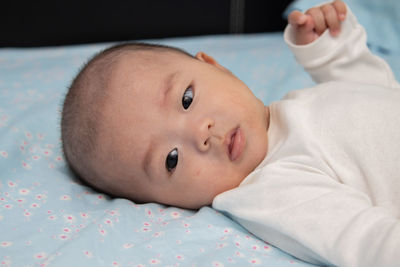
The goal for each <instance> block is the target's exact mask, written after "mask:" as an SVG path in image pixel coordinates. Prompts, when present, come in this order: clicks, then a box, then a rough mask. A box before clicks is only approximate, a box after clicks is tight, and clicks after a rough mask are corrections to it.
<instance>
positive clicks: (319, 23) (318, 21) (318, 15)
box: [306, 7, 327, 35]
mask: <svg viewBox="0 0 400 267" xmlns="http://www.w3.org/2000/svg"><path fill="white" fill-rule="evenodd" d="M306 14H307V15H310V16H311V17H312V18H313V20H314V24H315V32H316V33H317V34H318V35H321V34H322V33H323V32H324V31H325V30H326V27H327V26H326V23H325V18H324V14H323V13H322V10H321V9H320V8H318V7H313V8H310V9H309V10H307V12H306Z"/></svg>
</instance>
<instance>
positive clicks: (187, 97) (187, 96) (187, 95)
mask: <svg viewBox="0 0 400 267" xmlns="http://www.w3.org/2000/svg"><path fill="white" fill-rule="evenodd" d="M192 101H193V89H192V86H189V87H188V88H187V89H186V90H185V92H184V93H183V97H182V106H183V108H184V109H188V108H189V106H190V104H192Z"/></svg>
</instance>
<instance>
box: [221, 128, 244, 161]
mask: <svg viewBox="0 0 400 267" xmlns="http://www.w3.org/2000/svg"><path fill="white" fill-rule="evenodd" d="M225 144H226V147H227V154H228V157H229V159H230V160H231V161H235V160H236V159H238V158H239V157H240V155H241V154H242V152H243V149H244V146H245V145H246V138H245V136H244V133H243V131H242V129H241V128H240V127H239V126H238V127H236V128H234V129H232V130H231V131H229V132H228V134H227V136H226V138H225Z"/></svg>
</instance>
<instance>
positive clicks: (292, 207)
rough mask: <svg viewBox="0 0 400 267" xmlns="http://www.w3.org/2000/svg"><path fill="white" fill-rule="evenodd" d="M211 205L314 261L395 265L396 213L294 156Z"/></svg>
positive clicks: (343, 266)
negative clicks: (299, 162) (374, 204)
mask: <svg viewBox="0 0 400 267" xmlns="http://www.w3.org/2000/svg"><path fill="white" fill-rule="evenodd" d="M249 196H251V197H249ZM213 206H214V207H215V208H217V209H219V210H222V211H227V212H228V213H229V215H230V216H232V217H233V218H234V219H235V220H237V221H238V222H239V223H240V224H242V225H243V226H244V227H246V228H247V229H248V230H249V231H250V232H252V233H253V234H255V235H257V236H259V237H260V238H262V239H264V240H266V241H267V242H269V243H271V244H273V245H276V246H278V247H279V248H281V249H283V250H285V251H287V252H289V253H290V254H292V255H294V256H296V257H298V258H300V259H303V260H305V261H308V262H311V263H314V264H318V265H329V266H331V265H335V266H340V267H376V266H382V267H396V266H399V258H398V255H400V222H399V219H398V218H395V217H394V216H393V214H391V213H390V212H389V211H388V210H387V209H385V208H384V207H379V206H373V204H372V203H371V200H370V199H369V197H368V196H367V195H366V194H363V193H362V192H359V191H357V190H355V189H353V188H351V187H349V186H346V185H343V184H340V183H337V182H335V181H334V180H332V179H331V178H329V177H326V176H325V175H324V174H323V173H321V172H319V171H316V170H314V169H313V168H312V167H304V166H302V165H299V164H298V163H296V162H295V161H292V162H290V161H287V162H284V163H283V164H282V162H281V163H279V164H273V165H270V166H267V167H265V168H264V169H262V170H260V171H259V172H258V173H255V174H254V175H253V176H252V177H248V178H247V179H246V183H245V184H243V185H241V187H240V188H237V189H236V190H232V191H228V192H226V193H223V194H222V195H220V196H217V198H216V199H214V202H213Z"/></svg>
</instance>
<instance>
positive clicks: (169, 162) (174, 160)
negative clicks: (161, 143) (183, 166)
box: [165, 148, 178, 172]
mask: <svg viewBox="0 0 400 267" xmlns="http://www.w3.org/2000/svg"><path fill="white" fill-rule="evenodd" d="M176 165H178V149H177V148H174V149H172V150H171V152H169V153H168V156H167V159H166V160H165V167H166V168H167V171H169V172H171V171H172V170H173V169H175V167H176Z"/></svg>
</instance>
